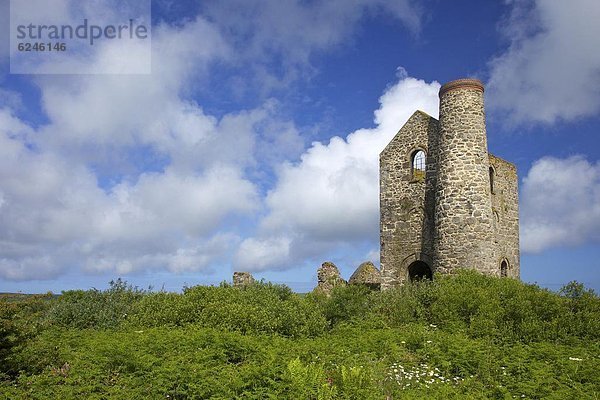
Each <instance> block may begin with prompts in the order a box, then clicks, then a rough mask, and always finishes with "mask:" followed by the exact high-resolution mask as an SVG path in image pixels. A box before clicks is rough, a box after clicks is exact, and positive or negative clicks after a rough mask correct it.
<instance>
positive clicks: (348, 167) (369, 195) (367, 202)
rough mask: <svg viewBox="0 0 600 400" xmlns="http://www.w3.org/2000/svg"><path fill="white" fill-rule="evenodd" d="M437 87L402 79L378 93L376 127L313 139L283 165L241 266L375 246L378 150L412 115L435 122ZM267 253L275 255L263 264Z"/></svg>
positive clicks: (291, 261) (245, 246) (270, 264)
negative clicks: (346, 247)
mask: <svg viewBox="0 0 600 400" xmlns="http://www.w3.org/2000/svg"><path fill="white" fill-rule="evenodd" d="M439 88H440V85H439V83H437V82H432V83H426V82H424V81H422V80H418V79H415V78H411V77H408V76H403V77H402V78H401V79H400V81H399V82H398V83H397V84H395V85H394V86H391V87H390V88H388V89H387V91H386V92H385V93H384V94H383V95H382V96H381V98H380V107H379V109H378V110H377V111H375V123H376V124H377V125H376V127H375V128H372V129H360V130H357V131H355V132H353V133H351V134H349V135H348V136H347V137H346V138H341V137H337V136H336V137H333V138H331V140H329V142H328V143H327V144H323V143H320V142H315V143H313V144H312V146H311V147H310V148H309V149H308V150H307V151H306V152H305V153H303V154H302V155H301V159H300V162H298V163H295V164H292V163H285V164H283V165H282V166H281V167H280V168H279V170H278V182H277V185H276V186H275V188H274V189H273V190H271V191H270V192H269V193H268V195H267V198H266V203H267V206H268V209H269V211H268V214H267V215H266V216H265V218H264V219H263V220H262V221H261V223H260V232H259V234H258V235H257V237H255V238H249V239H246V240H245V241H244V242H242V245H241V247H240V249H239V251H238V254H237V256H236V260H237V261H238V264H240V265H242V264H243V266H244V267H245V268H247V269H265V268H268V267H275V268H282V267H285V266H288V267H290V266H292V265H294V263H296V262H298V261H299V260H301V259H303V258H305V257H311V256H315V255H321V256H322V257H325V255H326V254H331V252H333V251H335V248H336V246H338V247H339V246H340V245H342V244H341V243H342V242H364V241H367V242H370V243H372V247H373V248H374V247H377V245H376V243H378V232H379V224H378V221H379V153H380V152H381V151H382V150H383V148H384V147H385V146H386V145H387V143H388V142H389V141H390V140H391V139H392V137H393V136H394V135H395V134H396V132H397V131H398V130H399V129H400V128H401V127H402V125H403V124H404V122H406V120H407V119H408V118H409V117H410V115H412V113H413V112H414V111H416V110H418V109H419V110H423V111H425V112H427V113H429V114H430V115H432V116H434V117H436V118H437V113H438V91H439ZM265 249H269V251H271V252H272V253H273V254H277V257H272V258H270V259H266V257H264V254H266V251H265ZM371 254H374V253H371ZM240 260H246V261H244V262H243V263H242V262H241V261H240ZM252 261H253V262H254V264H253V263H252Z"/></svg>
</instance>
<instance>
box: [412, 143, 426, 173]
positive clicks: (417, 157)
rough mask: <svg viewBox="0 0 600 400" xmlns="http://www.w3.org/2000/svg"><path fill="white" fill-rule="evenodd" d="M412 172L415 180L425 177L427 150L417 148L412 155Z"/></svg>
mask: <svg viewBox="0 0 600 400" xmlns="http://www.w3.org/2000/svg"><path fill="white" fill-rule="evenodd" d="M411 172H412V179H413V180H423V179H425V152H424V151H423V150H417V151H415V152H414V153H413V155H412V157H411Z"/></svg>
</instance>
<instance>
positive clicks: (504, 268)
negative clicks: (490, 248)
mask: <svg viewBox="0 0 600 400" xmlns="http://www.w3.org/2000/svg"><path fill="white" fill-rule="evenodd" d="M500 276H501V277H503V278H504V277H506V276H508V262H507V261H506V260H502V262H501V263H500Z"/></svg>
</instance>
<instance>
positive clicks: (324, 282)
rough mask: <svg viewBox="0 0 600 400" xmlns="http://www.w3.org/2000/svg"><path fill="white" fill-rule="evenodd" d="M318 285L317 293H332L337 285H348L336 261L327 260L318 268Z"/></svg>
mask: <svg viewBox="0 0 600 400" xmlns="http://www.w3.org/2000/svg"><path fill="white" fill-rule="evenodd" d="M317 282H318V283H317V287H316V288H315V290H314V292H315V293H324V294H326V295H330V294H331V292H332V291H333V288H335V287H336V286H346V281H345V280H344V279H343V278H342V277H341V275H340V271H339V270H338V268H337V267H336V266H335V264H334V263H332V262H329V261H326V262H324V263H323V264H322V265H321V268H319V269H318V270H317Z"/></svg>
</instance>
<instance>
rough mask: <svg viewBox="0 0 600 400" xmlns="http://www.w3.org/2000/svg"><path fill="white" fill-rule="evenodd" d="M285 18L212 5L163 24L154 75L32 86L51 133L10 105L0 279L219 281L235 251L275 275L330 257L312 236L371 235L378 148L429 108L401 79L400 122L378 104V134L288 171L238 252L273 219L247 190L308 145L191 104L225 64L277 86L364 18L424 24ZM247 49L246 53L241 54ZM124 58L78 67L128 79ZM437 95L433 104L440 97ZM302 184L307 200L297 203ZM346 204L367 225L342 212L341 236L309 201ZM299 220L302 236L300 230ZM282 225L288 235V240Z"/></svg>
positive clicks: (3, 155) (284, 130)
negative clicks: (310, 194)
mask: <svg viewBox="0 0 600 400" xmlns="http://www.w3.org/2000/svg"><path fill="white" fill-rule="evenodd" d="M0 2H2V3H1V4H6V2H5V1H4V0H0ZM289 3H290V4H288V6H290V7H283V6H280V5H279V3H276V2H257V3H254V4H257V5H258V7H259V8H258V9H256V10H255V9H252V10H249V9H248V7H250V8H252V6H249V5H247V3H246V2H237V1H232V2H229V3H222V2H219V3H218V4H217V3H210V4H208V5H206V6H205V8H206V9H205V11H206V13H207V14H206V15H207V17H206V18H205V17H204V16H192V17H190V18H186V19H185V20H180V21H178V22H177V23H175V24H169V23H165V22H161V23H159V24H158V25H156V26H154V27H153V32H152V46H153V47H152V50H153V57H152V75H150V76H148V75H146V76H143V75H129V76H122V75H118V74H117V75H63V76H61V75H55V76H44V75H38V76H35V77H32V78H31V80H32V82H33V83H34V84H36V85H37V86H38V87H39V89H40V96H41V99H40V105H41V108H42V110H43V112H44V114H45V115H44V117H45V119H46V121H47V122H46V123H42V124H41V125H39V121H38V122H36V123H35V124H32V123H31V124H30V123H28V122H27V121H24V120H20V119H19V118H17V117H15V113H14V111H15V109H16V108H18V107H20V99H19V97H18V96H15V95H13V94H12V93H11V92H8V91H5V90H2V91H0V102H1V103H0V277H2V278H4V279H11V280H27V279H45V278H53V277H56V276H59V275H60V274H62V273H65V272H66V271H67V270H69V269H81V268H83V269H84V270H85V271H88V272H111V271H112V272H117V273H129V272H133V271H140V270H153V269H166V270H169V271H173V272H182V271H210V270H211V269H215V268H219V267H222V266H223V265H227V264H228V263H229V262H230V261H231V259H232V254H233V253H234V252H235V249H236V248H238V246H239V248H240V249H242V250H240V252H238V256H237V258H236V260H237V261H238V263H246V265H250V264H252V265H253V266H254V268H258V269H267V268H271V267H272V265H273V262H274V261H275V263H276V264H280V265H282V264H284V263H285V262H286V260H289V259H298V258H299V257H300V256H301V255H302V254H308V253H310V252H315V251H316V252H323V251H325V247H324V245H322V244H320V243H316V242H314V241H313V242H311V241H310V240H305V239H302V240H299V238H302V237H303V236H304V235H309V234H315V237H316V238H325V239H326V241H327V240H330V239H331V238H332V235H337V234H338V233H340V232H346V231H347V229H351V228H354V227H355V226H360V227H361V228H364V227H365V226H366V225H369V224H371V225H372V223H373V221H372V216H373V215H375V214H374V213H373V210H376V207H377V196H376V181H377V178H376V168H377V167H376V165H377V154H378V152H379V150H380V149H378V148H377V147H382V146H383V145H385V142H386V141H387V140H388V139H389V137H391V136H390V135H392V134H393V133H394V131H395V130H397V128H398V126H394V125H396V124H401V123H402V119H403V118H404V119H406V118H407V117H408V115H409V114H410V113H411V112H412V108H414V107H418V106H419V104H421V103H419V99H417V97H418V96H417V94H416V93H417V92H418V91H419V90H420V88H419V86H424V87H425V88H427V87H429V85H427V84H424V83H422V82H421V83H420V82H419V81H416V80H413V79H405V80H403V84H402V85H401V86H402V88H403V89H401V90H402V91H403V93H404V96H405V98H404V100H403V99H400V98H398V97H402V96H400V95H394V91H395V90H400V89H398V87H397V86H394V87H392V88H390V90H389V91H388V92H387V94H386V96H388V97H387V98H386V97H385V96H384V97H383V98H382V102H385V103H386V104H388V107H399V109H398V110H397V112H391V111H389V110H385V109H384V108H385V107H384V106H383V105H382V108H381V109H380V110H379V111H378V112H377V114H376V122H377V124H378V128H376V129H373V130H363V131H357V132H355V133H354V134H352V135H350V136H349V137H348V138H346V139H341V138H334V139H332V141H331V142H330V143H329V144H327V145H322V144H317V143H316V144H314V145H313V146H312V147H311V149H309V150H308V151H307V152H306V153H305V154H304V156H303V160H302V161H301V162H300V163H298V164H284V165H283V166H282V167H278V168H279V169H278V170H277V174H278V176H279V182H280V183H279V185H278V187H277V188H275V189H274V190H273V191H271V193H270V194H269V196H268V198H267V204H266V205H267V206H268V209H269V215H268V216H267V218H265V220H264V221H263V223H262V227H261V229H260V231H261V234H260V235H259V236H257V237H256V238H249V239H247V240H245V241H244V240H243V237H242V234H241V233H240V230H241V229H242V228H240V226H245V225H244V224H246V225H248V224H251V223H252V221H251V220H252V219H253V215H254V214H255V212H256V210H258V209H261V207H263V206H264V205H265V204H264V202H263V200H264V199H261V197H260V189H259V187H258V184H257V183H256V182H255V181H252V180H251V179H250V178H249V176H253V177H256V176H259V177H260V176H262V175H264V171H260V170H261V169H270V168H273V167H274V166H280V165H281V162H282V161H283V160H285V159H290V158H291V159H297V156H298V154H300V153H301V152H302V151H303V149H304V142H303V140H302V138H301V136H300V132H299V129H298V128H297V127H296V126H295V124H294V122H293V121H289V120H286V119H282V118H280V117H279V116H278V104H277V102H276V101H273V100H269V99H268V97H267V100H266V101H264V102H263V103H262V104H261V105H259V106H258V107H255V108H253V109H238V110H235V109H233V110H228V111H227V112H224V113H223V114H221V115H219V116H215V115H211V114H210V113H209V112H207V111H206V109H205V108H204V107H203V105H202V104H201V103H200V102H199V100H198V99H199V98H201V97H202V96H198V93H197V92H196V89H198V88H201V89H202V88H205V89H204V90H208V89H206V88H210V87H211V82H212V81H211V79H213V78H212V76H211V73H210V72H212V71H214V68H215V65H217V63H218V65H219V67H225V68H232V69H233V70H235V71H240V70H241V69H243V70H244V76H243V79H244V80H246V79H249V78H248V77H249V76H253V75H254V76H256V77H257V79H258V80H261V85H262V86H264V87H269V86H270V85H269V80H270V79H272V75H273V74H272V72H273V71H281V70H285V69H286V68H287V67H288V66H292V69H293V70H294V71H296V73H298V72H299V71H305V70H307V71H308V70H310V68H311V67H310V65H309V64H310V63H309V59H310V57H311V54H313V53H314V52H315V51H319V50H324V49H328V48H330V47H332V46H335V45H339V44H342V43H344V42H345V41H346V40H345V39H347V38H348V36H349V35H351V34H352V33H353V32H354V31H355V29H356V28H357V26H358V22H359V20H360V18H361V15H362V13H363V11H364V10H367V9H368V10H370V11H371V12H382V11H383V12H388V13H389V14H390V15H392V16H393V17H394V18H398V19H400V20H401V21H402V22H403V23H404V24H405V25H406V26H407V27H408V29H409V30H410V31H412V32H416V31H418V29H419V11H418V10H417V9H416V8H415V7H414V6H413V5H412V1H408V0H407V1H400V2H397V1H396V2H391V1H383V0H381V1H377V2H366V1H359V2H335V4H334V3H332V2H325V1H318V2H311V3H305V2H297V1H290V2H289ZM37 4H39V6H38V7H36V11H37V12H38V15H41V16H43V17H47V18H48V20H54V19H56V20H61V21H62V20H64V18H65V17H68V18H71V19H72V18H75V16H76V15H77V14H72V10H71V9H70V8H68V7H67V5H68V4H71V5H72V4H76V5H77V4H78V3H76V2H72V1H70V0H56V4H60V5H62V6H61V7H54V8H52V7H51V8H52V9H51V10H50V12H49V13H46V12H45V11H44V10H45V8H47V7H48V4H47V3H46V2H43V1H38V2H37ZM86 4H87V3H86ZM93 4H94V5H95V6H100V5H101V4H102V2H94V3H93ZM81 6H82V7H84V8H85V7H86V5H85V4H83V5H81ZM221 7H225V8H221ZM227 7H239V8H240V10H239V11H244V10H246V11H247V12H249V13H251V14H252V13H254V14H252V15H256V16H257V19H250V20H241V21H237V20H231V19H229V17H228V15H227V13H226V12H225V13H223V12H224V11H223V10H225V11H226V9H227ZM290 10H291V11H290ZM101 11H102V10H95V11H94V12H93V13H94V14H95V15H105V16H107V18H108V17H110V16H111V15H112V14H111V10H105V11H106V12H105V13H103V12H101ZM246 11H244V12H246ZM244 12H242V13H241V14H242V15H243V14H244ZM298 17H300V19H297V18H298ZM315 24H316V25H315ZM306 26H311V29H309V30H306ZM313 28H314V29H313ZM198 38H202V40H198ZM248 38H250V45H249V46H247V47H248V48H247V49H246V46H244V45H242V42H244V39H248ZM246 43H247V42H246ZM123 46H124V44H123V43H120V44H119V43H109V42H107V43H104V44H101V45H99V46H97V47H96V48H95V49H96V53H95V54H93V55H92V56H90V57H89V58H86V59H85V60H84V61H85V62H86V63H87V64H89V65H87V67H89V68H106V67H109V66H110V67H114V66H115V65H116V66H118V65H119V64H118V61H119V60H120V59H123V57H121V56H122V54H123V52H127V53H129V54H131V53H135V52H136V49H135V48H130V47H123ZM0 50H2V47H0ZM246 50H247V51H246ZM264 56H266V60H265V59H263V57H264ZM78 57H79V55H78V54H73V56H72V57H70V56H69V55H68V54H65V55H64V57H63V58H62V59H61V60H59V61H60V62H61V63H64V64H63V65H59V64H56V65H54V67H56V68H60V67H73V66H77V63H80V62H82V61H81V58H80V57H79V58H78ZM138 58H139V57H133V59H138ZM238 63H240V64H238ZM257 65H259V66H260V67H256V66H257ZM260 68H264V70H263V71H261V70H260ZM275 75H276V74H275ZM238 78H240V77H238ZM240 79H241V78H240ZM212 83H214V82H212ZM219 85H221V82H219ZM432 85H433V86H435V85H437V84H432ZM433 86H432V87H433ZM438 86H439V85H438ZM219 87H220V86H219ZM411 87H413V89H412V90H414V93H413V92H411ZM431 90H432V91H435V92H437V87H435V88H433V89H431ZM411 93H412V94H411ZM411 96H412V97H411ZM434 97H435V96H434ZM415 101H416V104H410V106H411V110H410V111H404V108H403V107H408V105H409V103H411V102H415ZM425 103H426V104H425V105H424V106H423V107H421V108H424V109H426V110H427V109H428V107H429V105H430V104H429V102H425ZM433 108H436V107H433ZM433 112H435V110H434V111H433ZM392 127H393V128H392ZM383 131H385V132H386V133H385V134H384V133H382V132H383ZM382 135H387V138H388V139H385V138H382V137H381V136H382ZM323 158H325V159H323ZM329 158H331V161H332V162H333V164H334V166H332V171H333V172H327V174H326V175H325V176H323V177H321V176H319V174H320V173H321V172H324V171H328V170H329V167H328V166H327V164H328V163H329V161H328V160H327V159H329ZM373 162H374V164H373V165H371V163H373ZM257 171H258V172H257ZM261 174H262V175H261ZM315 174H316V177H317V179H316V186H315V187H314V189H316V188H318V190H320V191H321V190H322V191H324V193H323V194H320V195H319V196H318V197H317V196H315V198H314V199H312V200H313V203H311V204H301V203H300V202H299V200H302V202H304V200H303V198H304V197H305V195H304V194H301V191H304V190H306V189H307V188H309V189H310V186H311V179H313V177H314V176H315ZM373 178H374V179H375V180H374V181H373V182H371V183H367V180H370V179H373ZM348 179H349V180H348ZM352 179H356V180H357V181H356V183H355V184H351V182H352ZM290 182H291V183H290ZM295 184H297V185H300V186H299V187H298V188H297V189H294V188H293V185H295ZM374 190H375V191H374ZM294 196H296V197H297V198H296V199H293V197H294ZM347 196H350V197H352V196H354V197H355V199H356V203H353V202H348V201H344V202H343V203H342V204H343V205H344V207H347V208H348V209H349V210H353V212H354V213H355V215H356V220H357V221H359V222H360V223H355V224H349V223H347V222H343V221H340V220H339V219H340V217H341V216H343V217H344V218H345V219H354V218H355V217H354V216H351V217H350V218H346V217H347V216H346V215H342V214H340V212H339V210H336V212H335V213H334V215H333V216H332V217H331V218H330V219H328V220H327V221H325V224H328V223H330V224H331V227H327V228H324V229H319V228H318V227H317V225H318V218H319V215H323V211H321V210H320V209H319V207H317V206H315V204H316V203H315V201H316V202H318V203H321V202H323V205H324V206H325V207H326V209H328V210H335V208H336V207H335V203H336V202H337V201H338V200H339V199H341V198H344V199H346V197H347ZM367 198H368V199H370V200H366V199H367ZM288 203H289V204H288ZM294 206H297V207H298V210H299V211H300V212H301V213H302V216H303V217H306V221H301V220H300V218H296V217H294V216H293V215H291V216H290V214H293V208H294ZM300 206H302V207H303V208H302V207H300ZM352 207H354V208H352ZM373 207H375V208H373ZM365 215H367V216H366V217H365ZM369 216H370V217H369ZM232 220H233V221H235V223H232V222H231V221H232ZM288 224H291V226H292V231H291V234H290V235H287V234H285V235H284V234H281V232H283V231H285V229H286V226H287V225H288ZM375 226H376V222H375ZM367 231H368V232H374V229H373V228H370V229H367ZM341 237H342V238H345V237H356V238H360V237H361V235H360V234H357V235H355V236H353V235H348V234H345V235H342V236H341ZM240 255H246V256H247V257H246V258H243V259H242V258H240V257H239V256H240Z"/></svg>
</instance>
